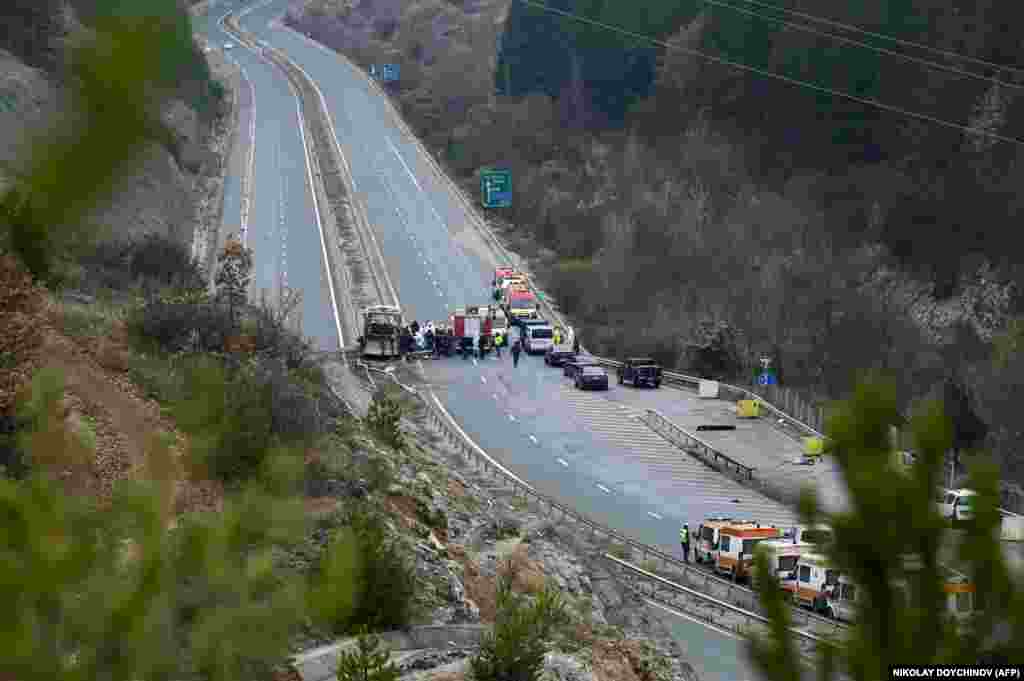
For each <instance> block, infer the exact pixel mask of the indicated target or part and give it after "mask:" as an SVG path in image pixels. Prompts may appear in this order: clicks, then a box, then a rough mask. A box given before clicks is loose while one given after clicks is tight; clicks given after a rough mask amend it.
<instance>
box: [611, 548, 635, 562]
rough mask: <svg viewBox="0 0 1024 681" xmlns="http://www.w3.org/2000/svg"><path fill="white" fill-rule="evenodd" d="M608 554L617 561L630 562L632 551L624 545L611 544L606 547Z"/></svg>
mask: <svg viewBox="0 0 1024 681" xmlns="http://www.w3.org/2000/svg"><path fill="white" fill-rule="evenodd" d="M608 553H610V554H612V555H613V556H615V557H616V558H618V559H619V560H630V559H631V558H632V551H630V550H629V547H628V546H626V545H625V544H612V545H611V546H609V547H608Z"/></svg>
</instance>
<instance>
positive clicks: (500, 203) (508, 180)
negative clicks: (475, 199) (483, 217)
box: [480, 170, 512, 208]
mask: <svg viewBox="0 0 1024 681" xmlns="http://www.w3.org/2000/svg"><path fill="white" fill-rule="evenodd" d="M480 193H481V194H482V196H483V203H484V208H509V207H510V206H511V205H512V171H510V170H485V171H483V172H482V173H480Z"/></svg>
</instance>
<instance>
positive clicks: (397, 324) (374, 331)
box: [359, 305, 405, 359]
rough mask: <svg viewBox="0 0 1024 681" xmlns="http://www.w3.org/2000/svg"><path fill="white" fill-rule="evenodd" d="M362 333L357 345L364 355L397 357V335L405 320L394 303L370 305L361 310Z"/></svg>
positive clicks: (398, 347) (399, 353)
mask: <svg viewBox="0 0 1024 681" xmlns="http://www.w3.org/2000/svg"><path fill="white" fill-rule="evenodd" d="M362 318H363V335H362V336H360V337H359V346H360V348H361V350H362V354H363V356H364V357H378V358H382V359H387V358H389V357H399V356H400V355H401V346H400V344H399V336H400V335H401V332H402V327H403V326H404V325H405V322H404V320H403V318H402V311H401V310H400V309H399V308H398V307H397V306H395V305H371V306H370V307H365V308H363V310H362Z"/></svg>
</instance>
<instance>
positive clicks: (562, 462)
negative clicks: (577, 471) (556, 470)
mask: <svg viewBox="0 0 1024 681" xmlns="http://www.w3.org/2000/svg"><path fill="white" fill-rule="evenodd" d="M555 461H557V462H558V463H560V464H562V465H563V466H565V467H566V468H568V467H569V462H568V461H566V460H565V459H563V458H561V457H559V458H557V459H555Z"/></svg>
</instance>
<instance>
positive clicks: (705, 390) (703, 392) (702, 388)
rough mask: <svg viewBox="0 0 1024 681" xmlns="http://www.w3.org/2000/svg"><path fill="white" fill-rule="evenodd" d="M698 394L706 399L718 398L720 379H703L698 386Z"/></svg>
mask: <svg viewBox="0 0 1024 681" xmlns="http://www.w3.org/2000/svg"><path fill="white" fill-rule="evenodd" d="M697 394H698V396H699V397H701V398H703V399H706V400H717V399H718V381H705V380H701V382H700V383H699V384H698V386H697Z"/></svg>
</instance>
